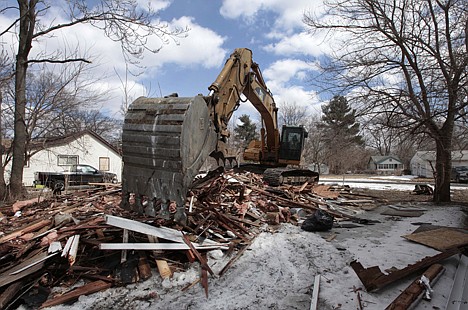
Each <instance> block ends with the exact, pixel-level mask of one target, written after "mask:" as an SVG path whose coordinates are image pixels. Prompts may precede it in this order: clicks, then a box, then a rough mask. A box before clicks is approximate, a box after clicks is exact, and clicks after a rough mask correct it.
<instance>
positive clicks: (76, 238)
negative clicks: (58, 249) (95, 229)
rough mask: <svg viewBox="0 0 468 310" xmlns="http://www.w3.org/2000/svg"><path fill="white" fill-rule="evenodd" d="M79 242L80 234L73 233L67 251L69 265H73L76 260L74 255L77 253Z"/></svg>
mask: <svg viewBox="0 0 468 310" xmlns="http://www.w3.org/2000/svg"><path fill="white" fill-rule="evenodd" d="M79 242H80V235H74V236H73V241H72V243H71V246H70V251H69V252H68V262H69V263H70V266H73V264H74V263H75V261H76V255H77V254H78V244H79Z"/></svg>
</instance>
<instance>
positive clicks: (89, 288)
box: [41, 280, 112, 309]
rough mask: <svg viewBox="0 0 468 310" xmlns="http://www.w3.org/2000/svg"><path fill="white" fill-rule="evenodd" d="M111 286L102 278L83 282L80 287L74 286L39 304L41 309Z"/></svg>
mask: <svg viewBox="0 0 468 310" xmlns="http://www.w3.org/2000/svg"><path fill="white" fill-rule="evenodd" d="M111 286H112V284H111V283H108V282H104V281H102V280H98V281H94V282H91V283H88V284H85V285H83V286H81V287H78V288H76V289H74V290H72V291H70V292H68V293H65V294H63V295H60V296H58V297H56V298H53V299H50V300H47V301H46V302H44V303H43V304H42V305H41V309H42V308H47V307H52V306H57V305H61V304H63V303H66V302H69V301H73V300H75V299H78V297H80V296H82V295H89V294H93V293H96V292H99V291H102V290H105V289H108V288H110V287H111Z"/></svg>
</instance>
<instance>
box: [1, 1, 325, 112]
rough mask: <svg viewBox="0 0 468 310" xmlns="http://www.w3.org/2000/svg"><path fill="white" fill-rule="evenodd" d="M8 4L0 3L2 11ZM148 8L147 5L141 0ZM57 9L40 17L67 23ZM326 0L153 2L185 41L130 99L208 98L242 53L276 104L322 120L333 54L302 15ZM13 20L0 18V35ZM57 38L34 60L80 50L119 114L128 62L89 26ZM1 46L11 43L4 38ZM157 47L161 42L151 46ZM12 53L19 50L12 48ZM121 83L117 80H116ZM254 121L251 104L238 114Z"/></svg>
mask: <svg viewBox="0 0 468 310" xmlns="http://www.w3.org/2000/svg"><path fill="white" fill-rule="evenodd" d="M8 2H9V1H0V6H1V7H2V8H3V7H4V6H6V4H7V3H8ZM138 2H139V3H141V5H146V4H147V2H148V1H147V0H138ZM50 3H51V5H52V8H51V9H49V11H47V14H46V15H45V16H43V17H41V19H42V21H43V22H45V23H48V22H50V23H58V22H60V21H65V20H66V17H65V14H64V13H63V11H61V10H60V5H63V4H64V3H65V2H61V1H60V0H58V1H51V2H50ZM321 3H322V2H321V0H289V1H284V0H223V1H215V0H152V1H151V4H152V6H153V7H154V8H156V9H157V10H158V14H159V18H160V20H158V21H155V22H162V23H168V24H169V25H170V26H173V27H188V28H190V31H189V32H188V34H187V36H186V37H183V38H179V39H178V40H177V44H176V42H170V43H169V44H167V45H164V46H163V48H162V50H161V51H160V52H159V53H158V54H150V53H147V54H145V58H144V59H143V60H142V65H143V66H145V68H144V70H142V71H141V72H140V73H141V74H139V75H138V76H128V80H129V85H131V86H130V87H129V90H130V94H131V97H132V98H133V99H136V98H137V97H138V96H142V95H150V96H159V95H160V94H162V95H167V94H170V93H173V92H177V93H179V95H180V96H195V95H197V94H200V93H201V94H208V89H207V88H208V86H209V85H210V84H211V82H213V80H214V79H215V78H216V76H217V75H218V73H219V72H220V70H221V68H222V66H223V65H224V62H225V60H226V59H227V58H228V57H229V55H230V54H231V52H232V51H233V50H234V49H235V48H237V47H247V48H249V49H251V50H252V51H253V57H254V61H255V62H257V63H258V64H259V65H260V68H261V70H262V72H263V75H264V78H265V80H266V83H267V85H268V87H269V88H270V90H271V91H272V93H273V96H274V98H275V101H276V103H277V104H278V105H279V106H280V107H281V105H283V104H290V103H296V104H297V105H299V106H300V107H303V108H304V109H307V110H308V111H309V112H310V113H318V112H319V111H320V105H321V104H322V103H323V102H325V101H326V100H328V99H329V98H326V97H325V98H323V97H322V98H320V96H318V95H317V93H316V90H315V89H314V88H313V86H312V84H311V82H310V79H311V78H313V77H314V76H315V75H316V74H317V65H316V63H315V62H316V61H317V59H320V58H321V57H324V56H325V55H326V54H327V53H329V52H330V50H331V49H330V46H329V43H328V42H326V41H325V40H323V38H318V37H315V38H314V37H312V36H311V35H309V34H308V33H307V32H306V30H305V29H304V24H303V23H302V16H303V14H304V12H307V11H320V7H321ZM14 17H15V16H14V15H11V16H8V14H3V15H0V27H2V29H3V28H4V27H5V26H6V25H8V24H9V22H11V21H12V19H13V18H14ZM72 28H73V29H66V30H62V31H58V32H56V33H55V34H54V37H53V38H47V39H43V40H41V41H39V42H35V44H34V45H33V50H32V54H39V53H41V52H43V51H44V50H47V51H53V50H54V49H55V50H62V51H63V49H64V47H65V48H66V49H69V50H72V49H73V46H79V48H80V49H81V50H84V51H86V52H85V53H86V55H88V56H89V57H91V58H92V59H93V66H92V69H90V72H89V73H88V74H89V75H90V76H94V77H95V78H96V82H95V83H94V84H93V87H95V88H98V89H100V90H103V91H105V92H107V93H108V94H109V96H110V99H109V100H107V101H106V102H105V103H104V104H102V105H101V106H100V108H101V109H102V110H103V111H106V112H107V113H110V114H112V115H116V116H117V115H118V111H119V108H120V105H121V102H122V100H123V99H122V96H123V91H122V83H121V81H120V79H121V78H122V77H124V76H125V68H126V67H125V63H124V62H123V58H122V57H121V54H120V48H119V46H118V44H116V43H114V42H111V41H109V40H108V39H106V38H105V37H104V36H103V34H102V33H101V32H99V31H98V30H96V29H94V28H92V27H90V26H89V25H78V26H76V27H72ZM0 40H1V42H0V43H2V44H3V46H6V45H7V44H10V42H11V41H12V40H11V39H9V38H8V37H6V36H3V37H2V38H0ZM154 43H155V45H158V44H159V42H158V41H157V39H155V41H154ZM11 50H12V53H14V48H12V49H11ZM119 76H120V79H119ZM242 113H247V114H250V115H252V117H253V118H257V117H258V114H257V113H256V111H255V110H254V108H253V107H251V106H250V105H243V106H242V107H241V108H240V109H239V111H238V112H237V116H240V114H242Z"/></svg>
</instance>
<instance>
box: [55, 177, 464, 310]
mask: <svg viewBox="0 0 468 310" xmlns="http://www.w3.org/2000/svg"><path fill="white" fill-rule="evenodd" d="M351 186H352V187H359V186H358V185H357V184H356V183H353V184H351ZM361 186H363V187H367V188H373V185H372V184H371V183H362V185H361ZM402 186H405V185H404V184H403V185H402ZM406 186H410V187H408V188H404V189H403V187H402V190H408V189H409V190H412V189H414V185H406ZM386 187H387V185H385V184H379V185H378V186H377V188H380V189H382V188H384V189H386ZM389 189H393V190H395V189H399V186H396V184H391V187H390V188H389ZM465 189H466V190H468V188H466V187H465ZM415 205H416V206H421V207H424V208H425V209H426V211H425V212H424V214H423V215H422V216H421V217H417V218H404V217H403V218H396V217H389V216H384V215H381V212H383V211H384V210H385V209H386V208H388V206H380V207H377V208H376V209H374V210H372V211H366V212H364V213H363V214H361V215H359V216H360V217H361V218H366V219H374V220H378V221H380V223H377V224H375V225H363V226H361V227H357V228H333V229H332V230H331V231H328V232H320V233H313V232H306V231H303V230H301V228H300V227H298V226H293V225H291V224H284V225H282V226H280V227H279V229H278V231H277V232H274V233H272V232H263V233H261V234H260V235H258V236H257V237H256V238H255V239H254V241H253V243H252V245H251V246H250V247H249V249H248V250H247V251H246V252H244V254H243V255H242V256H241V257H240V258H239V259H238V260H237V261H236V262H235V263H234V264H233V265H232V266H231V268H230V269H228V271H227V272H226V273H225V274H224V275H222V276H220V277H218V276H216V277H211V276H209V278H208V282H209V296H208V297H206V296H205V292H204V290H203V288H202V287H201V285H200V284H197V285H195V286H193V287H192V288H190V289H188V290H186V291H184V292H183V291H181V289H182V288H183V287H185V286H187V285H188V284H190V283H192V282H193V281H194V280H195V279H197V278H198V277H199V274H200V266H199V265H198V264H197V263H195V264H192V266H191V267H190V269H188V271H186V272H181V273H176V274H175V275H174V277H173V278H172V279H171V280H165V281H162V279H161V277H160V276H159V274H158V272H157V270H153V277H151V278H150V279H149V280H147V281H145V282H141V283H137V284H133V285H127V286H126V287H116V288H111V289H108V290H105V291H102V292H98V293H95V294H93V295H90V296H81V297H80V298H79V301H78V302H76V303H74V304H72V305H68V306H66V305H61V306H57V307H53V308H50V309H54V310H58V309H70V310H84V309H99V310H102V309H169V310H170V309H187V310H190V309H193V310H195V309H197V310H213V309H226V310H240V309H249V310H257V309H281V310H282V309H301V310H302V309H304V310H305V309H307V310H308V309H309V308H310V302H311V296H312V292H313V283H314V277H315V275H317V274H320V275H321V282H320V293H319V305H318V309H320V310H331V309H344V310H348V309H350V310H351V309H352V310H354V309H357V308H358V301H357V292H356V290H358V292H359V293H360V294H361V300H362V304H363V306H364V309H384V308H385V307H386V306H388V304H390V303H391V302H392V301H393V300H394V299H395V298H396V297H397V296H398V295H399V293H400V292H401V291H402V290H404V289H405V288H406V287H407V286H408V285H409V284H410V283H411V282H412V281H413V280H414V279H415V277H416V276H410V277H409V278H407V279H404V280H402V281H397V283H395V284H393V285H390V286H389V287H386V288H384V289H382V290H380V291H378V292H372V293H368V292H366V291H365V289H364V286H363V285H362V283H361V282H360V280H359V278H358V277H357V275H356V274H355V272H354V271H353V270H352V269H351V267H349V263H350V262H351V261H353V260H358V261H359V262H361V263H362V264H363V266H364V267H366V268H368V267H371V266H379V267H380V269H381V270H382V271H383V272H385V270H386V269H388V268H391V267H396V268H398V269H401V268H404V267H406V266H407V265H409V264H413V263H415V262H417V261H419V260H421V259H422V258H424V257H426V256H430V255H435V254H437V253H438V252H437V251H435V250H433V249H431V248H429V247H427V246H424V245H420V244H417V243H414V242H410V241H407V240H406V239H404V238H402V237H401V236H402V235H405V234H409V233H411V232H413V231H414V230H415V229H416V228H418V225H414V224H412V223H416V222H419V223H431V224H434V225H442V226H451V227H464V228H466V227H467V223H468V218H467V214H466V209H464V207H462V206H434V205H432V204H431V203H413V204H412V206H415ZM332 235H336V236H335V238H334V239H333V240H332V241H326V239H327V238H328V237H330V236H332ZM220 256H222V252H220V251H214V252H211V253H210V254H209V265H210V267H211V268H212V269H213V271H214V273H215V274H218V273H219V271H220V270H221V269H222V268H223V267H224V266H225V265H226V263H227V262H228V261H229V260H230V257H225V256H222V257H220ZM457 264H458V259H457V257H452V258H449V259H447V260H445V261H444V262H443V265H444V267H445V268H446V270H445V272H444V274H443V275H442V276H441V277H440V278H439V280H438V281H437V282H436V283H435V285H434V286H433V288H434V294H433V299H432V301H421V302H420V303H419V304H417V306H416V307H415V308H414V309H416V310H422V309H445V308H446V306H445V305H446V302H447V298H448V296H449V292H450V290H451V285H452V283H453V278H454V274H455V271H456V266H457Z"/></svg>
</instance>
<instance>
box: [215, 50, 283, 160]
mask: <svg viewBox="0 0 468 310" xmlns="http://www.w3.org/2000/svg"><path fill="white" fill-rule="evenodd" d="M208 89H209V90H210V98H212V99H211V103H212V105H213V108H214V117H213V118H214V122H215V126H216V128H217V129H218V131H219V133H220V136H221V137H220V140H221V142H222V141H225V140H226V138H228V137H229V131H228V129H227V127H228V123H229V120H230V118H231V116H232V114H233V112H234V111H235V110H236V109H237V107H238V106H239V104H240V103H241V102H243V100H242V98H241V94H244V96H245V97H246V99H247V100H249V101H250V102H251V103H252V105H253V106H254V107H255V108H256V109H257V111H258V112H259V113H260V115H261V117H262V125H263V126H264V127H263V126H262V133H261V147H260V150H261V155H260V158H257V159H258V160H259V161H261V162H264V163H268V162H270V163H276V162H277V161H278V149H279V141H280V138H279V131H278V124H277V112H278V109H277V107H276V104H275V101H274V99H273V96H272V95H271V93H270V91H269V90H268V88H267V86H266V84H265V81H264V80H263V76H262V74H261V71H260V68H259V66H258V64H257V63H255V62H253V60H252V51H251V50H249V49H247V48H237V49H235V50H234V52H233V53H232V54H231V56H230V57H229V59H228V60H227V61H226V64H225V66H224V68H223V70H222V71H221V72H220V74H219V75H218V77H217V78H216V80H215V81H214V82H213V83H212V84H211V85H210V87H208ZM221 145H222V143H218V146H217V148H218V149H222V148H223V147H224V146H221Z"/></svg>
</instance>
